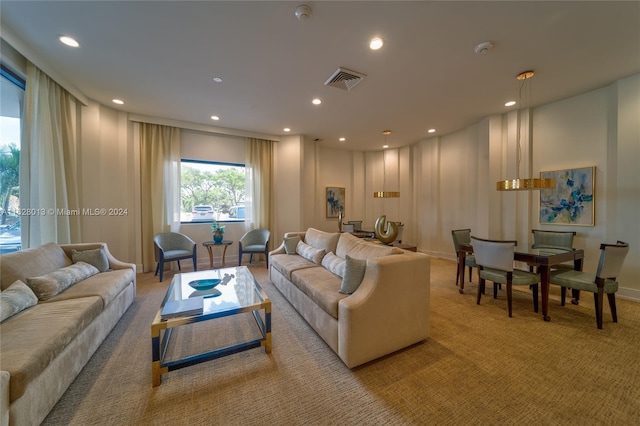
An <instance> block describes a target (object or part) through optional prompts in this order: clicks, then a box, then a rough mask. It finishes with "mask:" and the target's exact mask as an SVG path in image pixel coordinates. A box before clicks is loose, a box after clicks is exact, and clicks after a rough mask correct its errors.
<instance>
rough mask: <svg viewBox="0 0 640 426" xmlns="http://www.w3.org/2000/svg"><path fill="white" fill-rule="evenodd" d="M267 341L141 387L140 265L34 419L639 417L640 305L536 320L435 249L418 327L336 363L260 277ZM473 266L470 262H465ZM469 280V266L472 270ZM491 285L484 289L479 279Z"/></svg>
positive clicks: (525, 305)
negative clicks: (79, 360)
mask: <svg viewBox="0 0 640 426" xmlns="http://www.w3.org/2000/svg"><path fill="white" fill-rule="evenodd" d="M251 270H252V272H253V273H254V275H255V276H256V278H257V279H258V280H259V282H260V283H261V285H262V286H263V288H264V290H265V291H266V293H267V294H268V295H269V297H270V298H271V300H272V304H273V352H272V353H271V354H270V355H267V354H265V352H264V349H262V348H259V349H252V350H250V351H247V352H243V353H241V354H236V355H232V356H229V357H226V358H222V359H219V360H214V361H211V362H208V363H204V364H200V365H197V366H193V367H189V368H185V369H182V370H177V371H173V372H170V373H168V374H166V375H164V376H163V379H162V384H161V385H160V386H159V387H156V388H152V386H151V342H150V323H151V320H152V318H153V316H154V315H155V313H156V310H157V309H158V307H159V305H160V302H161V300H162V297H163V295H164V289H166V286H167V285H168V284H169V282H170V280H171V274H168V276H167V278H165V281H164V283H162V284H160V283H158V282H157V278H154V277H153V275H152V274H141V275H139V279H138V296H137V297H136V300H135V302H134V304H133V306H132V307H131V308H130V309H129V311H128V312H127V313H126V314H125V316H124V317H123V319H122V320H121V321H120V322H119V323H118V325H117V326H116V328H115V329H114V331H113V332H112V333H111V334H110V335H109V336H108V338H107V340H106V341H105V342H104V344H103V345H102V346H101V347H100V348H99V349H98V351H97V352H96V354H95V355H94V357H93V358H92V359H91V361H90V362H89V363H88V364H87V366H86V367H85V368H84V370H83V371H82V372H81V374H80V375H79V376H78V378H77V379H76V380H75V382H74V383H73V384H72V385H71V386H70V387H69V389H68V390H67V392H66V393H65V395H64V396H63V397H62V399H61V400H60V401H59V403H58V404H57V405H56V407H55V408H54V409H53V411H52V412H51V413H50V415H49V416H48V417H47V418H46V420H45V422H44V424H45V425H139V424H141V425H217V424H224V425H266V424H273V425H333V424H335V425H338V424H340V425H405V424H412V425H423V424H429V425H449V424H450V425H459V424H468V425H474V424H477V425H486V424H513V425H522V424H526V425H554V424H561V425H569V424H575V425H592V424H612V425H613V424H615V425H627V424H629V425H630V424H637V423H638V420H639V419H640V341H639V340H640V304H637V303H633V302H629V301H625V300H618V319H619V323H617V324H615V323H612V322H611V316H610V313H609V309H608V306H607V307H606V308H605V315H604V329H603V330H598V329H597V328H596V323H595V317H594V308H593V298H592V297H591V295H590V294H583V300H582V302H581V304H580V305H579V306H566V307H560V306H559V292H558V291H557V289H552V295H551V298H552V300H551V301H550V310H549V311H550V315H551V318H552V321H551V322H549V323H545V322H544V321H542V319H541V315H539V314H535V313H534V312H533V306H532V301H531V296H530V293H524V292H519V291H515V292H514V293H515V294H514V299H515V300H514V314H513V318H508V316H507V312H506V309H507V302H506V299H505V296H504V293H500V294H499V298H498V299H497V300H493V299H492V297H491V296H490V295H487V296H485V297H484V298H483V299H482V304H481V305H480V306H478V305H476V302H475V290H476V289H477V287H476V284H477V283H476V282H474V283H473V284H471V285H469V284H467V285H465V288H466V290H467V292H466V294H464V295H461V294H459V293H458V290H457V287H456V286H455V263H453V262H449V261H445V260H437V259H434V260H433V262H432V277H431V278H432V279H431V297H432V299H431V338H430V339H428V340H427V341H425V342H423V343H420V344H417V345H414V346H413V347H410V348H408V349H405V350H403V351H400V352H398V353H396V354H393V355H391V356H387V357H385V358H382V359H379V360H377V361H373V362H371V363H369V364H367V365H364V366H361V367H359V368H356V369H354V370H349V369H348V368H346V367H345V366H344V364H342V362H341V361H340V359H339V358H338V357H337V356H336V355H335V354H334V353H333V352H332V351H331V350H330V349H329V348H328V347H327V346H326V345H325V343H324V342H323V341H322V340H321V339H320V338H319V337H318V336H317V335H316V334H315V332H314V331H313V330H312V329H311V328H310V327H309V326H308V325H307V324H306V323H305V322H304V320H303V319H302V318H301V317H300V316H298V314H297V313H296V312H295V310H294V309H293V308H292V307H291V306H290V305H289V304H288V302H287V301H286V300H285V299H284V298H283V297H282V296H281V295H280V293H279V292H278V290H277V289H275V287H273V285H272V284H271V283H270V282H269V279H268V275H267V270H266V269H265V268H264V264H257V265H254V266H252V267H251ZM474 275H475V274H474ZM474 279H475V278H474ZM489 293H490V291H489ZM249 325H250V319H249V318H242V319H241V321H234V320H232V319H230V318H227V319H222V320H215V321H210V322H208V323H201V324H198V325H196V326H193V327H192V328H191V329H185V330H182V331H181V332H178V333H175V334H174V335H175V338H176V339H175V342H174V343H175V348H174V349H175V350H176V353H177V352H180V351H186V350H197V349H198V348H200V347H203V346H202V345H205V344H207V345H211V344H213V345H223V344H225V343H226V342H227V341H229V340H230V339H231V338H232V337H233V336H236V335H246V334H247V333H252V332H253V331H251V330H252V329H251V327H249Z"/></svg>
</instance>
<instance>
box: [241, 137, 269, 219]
mask: <svg viewBox="0 0 640 426" xmlns="http://www.w3.org/2000/svg"><path fill="white" fill-rule="evenodd" d="M274 143H275V142H274V141H270V140H265V139H255V138H247V145H246V146H247V155H246V157H247V158H246V164H245V168H246V173H247V186H246V200H245V204H246V218H245V227H246V229H247V230H250V229H255V228H267V229H270V230H273V227H274V223H273V147H274Z"/></svg>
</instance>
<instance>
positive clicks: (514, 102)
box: [504, 101, 516, 107]
mask: <svg viewBox="0 0 640 426" xmlns="http://www.w3.org/2000/svg"><path fill="white" fill-rule="evenodd" d="M515 104H516V101H509V102H507V103H506V104H504V106H506V107H510V106H514V105H515Z"/></svg>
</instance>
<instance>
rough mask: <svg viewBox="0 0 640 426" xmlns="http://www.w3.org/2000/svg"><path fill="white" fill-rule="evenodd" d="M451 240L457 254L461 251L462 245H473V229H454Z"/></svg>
mask: <svg viewBox="0 0 640 426" xmlns="http://www.w3.org/2000/svg"><path fill="white" fill-rule="evenodd" d="M451 238H453V246H454V247H455V249H456V253H457V252H459V251H460V245H461V244H469V243H471V229H454V230H452V231H451Z"/></svg>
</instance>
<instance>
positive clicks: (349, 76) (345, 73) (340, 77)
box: [324, 67, 366, 90]
mask: <svg viewBox="0 0 640 426" xmlns="http://www.w3.org/2000/svg"><path fill="white" fill-rule="evenodd" d="M365 77H366V75H364V74H361V73H359V72H356V71H351V70H348V69H346V68H342V67H340V68H338V69H337V70H336V71H335V72H334V73H333V74H331V77H329V79H328V80H327V81H325V82H324V84H325V86H332V87H337V88H338V89H343V90H351V89H353V88H354V86H355V85H356V84H358V83H360V82H361V81H362V79H363V78H365Z"/></svg>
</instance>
